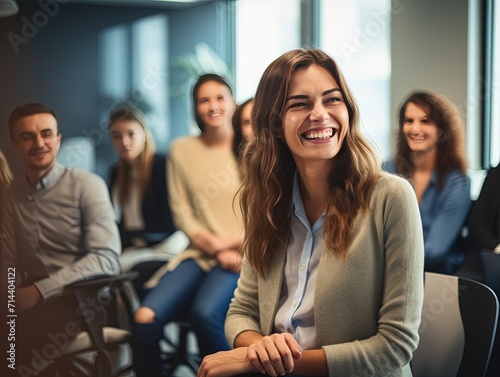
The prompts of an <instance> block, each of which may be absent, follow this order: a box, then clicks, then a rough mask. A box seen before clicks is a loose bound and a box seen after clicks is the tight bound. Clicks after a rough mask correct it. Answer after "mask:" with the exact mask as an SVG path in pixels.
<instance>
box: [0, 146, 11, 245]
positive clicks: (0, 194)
mask: <svg viewBox="0 0 500 377" xmlns="http://www.w3.org/2000/svg"><path fill="white" fill-rule="evenodd" d="M11 181H12V172H11V171H10V168H9V164H8V163H7V159H6V158H5V156H4V155H3V153H2V151H1V150H0V229H3V227H1V225H2V214H3V203H4V200H5V193H6V191H7V187H9V184H10V182H11ZM2 239H3V235H2V232H1V231H0V243H2Z"/></svg>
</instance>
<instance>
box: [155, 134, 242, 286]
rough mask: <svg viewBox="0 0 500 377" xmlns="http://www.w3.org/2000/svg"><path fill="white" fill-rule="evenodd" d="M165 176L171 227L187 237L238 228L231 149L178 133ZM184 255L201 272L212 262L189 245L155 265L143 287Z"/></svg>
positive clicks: (237, 173) (237, 176)
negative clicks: (155, 268) (164, 261)
mask: <svg viewBox="0 0 500 377" xmlns="http://www.w3.org/2000/svg"><path fill="white" fill-rule="evenodd" d="M167 180H168V190H169V192H168V194H169V202H170V208H171V210H172V215H173V220H174V223H175V226H176V227H177V229H179V230H182V231H184V233H186V234H187V236H188V237H189V238H191V237H192V235H193V234H195V233H196V232H199V231H201V230H204V231H208V232H211V233H214V234H216V235H218V236H228V235H234V234H238V233H240V232H243V220H242V214H241V210H240V206H239V200H238V196H237V191H238V189H239V187H240V185H241V178H240V171H239V168H238V164H237V162H236V159H235V157H234V155H233V153H232V151H231V150H219V149H214V148H209V147H208V146H207V145H206V144H205V143H204V142H203V141H202V140H201V139H200V138H199V137H193V136H189V137H182V138H179V139H177V140H175V141H173V142H172V145H171V147H170V152H169V156H168V159H167ZM185 259H194V260H195V261H196V262H197V263H198V264H199V265H200V267H201V268H203V269H204V270H205V271H209V270H210V269H211V268H212V267H213V266H215V265H216V264H217V260H216V259H215V258H213V257H209V256H207V255H205V254H203V253H202V252H201V251H200V250H198V249H197V248H196V247H195V246H194V245H192V244H191V245H190V246H188V248H187V249H186V250H185V251H184V252H182V253H181V254H179V255H177V256H175V257H173V258H172V259H171V260H170V261H169V263H168V265H165V266H163V267H162V268H160V269H159V270H158V271H157V272H156V273H155V274H154V276H153V277H152V278H151V279H150V280H149V281H148V282H147V283H146V287H151V286H154V285H155V284H156V282H157V279H158V278H159V277H161V276H162V275H163V274H164V273H165V272H166V271H168V270H172V269H174V268H175V267H176V266H178V265H179V263H180V262H182V261H183V260H185Z"/></svg>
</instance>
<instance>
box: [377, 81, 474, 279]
mask: <svg viewBox="0 0 500 377" xmlns="http://www.w3.org/2000/svg"><path fill="white" fill-rule="evenodd" d="M392 165H393V163H392V162H390V163H388V164H387V169H388V170H393V171H394V172H395V173H398V174H400V175H402V176H403V177H405V178H407V179H408V180H409V181H410V182H411V183H412V185H413V187H414V190H415V193H416V196H417V200H418V202H419V209H420V216H421V218H422V226H423V231H424V246H425V263H426V265H425V269H426V270H427V271H432V272H445V273H452V272H454V270H455V269H456V268H457V267H458V266H459V265H460V264H461V262H462V257H461V256H460V255H459V254H458V253H457V251H456V250H455V248H456V240H457V237H458V236H459V235H460V231H461V229H462V227H463V226H464V224H465V220H466V217H467V214H468V213H469V209H470V206H471V200H470V179H469V177H468V176H467V159H466V155H465V130H464V126H463V123H462V119H461V118H460V115H459V113H458V110H457V108H456V107H455V105H453V103H452V102H451V101H450V100H449V99H448V98H446V97H444V96H442V95H439V94H436V93H431V92H425V91H417V92H413V93H411V94H410V95H408V97H406V98H405V100H404V101H403V104H402V105H401V107H400V110H399V132H398V136H397V153H396V158H395V161H394V166H392Z"/></svg>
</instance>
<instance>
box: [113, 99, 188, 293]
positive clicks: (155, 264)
mask: <svg viewBox="0 0 500 377" xmlns="http://www.w3.org/2000/svg"><path fill="white" fill-rule="evenodd" d="M108 131H109V134H110V136H111V141H112V142H113V146H114V147H115V149H116V152H117V153H118V155H119V157H120V160H119V161H118V162H117V163H116V164H114V165H113V166H112V167H111V169H110V175H111V177H110V178H111V179H110V181H111V184H110V186H111V188H110V191H111V197H112V203H113V208H114V210H115V213H116V215H117V219H118V226H119V229H120V236H121V240H122V246H123V248H124V250H123V253H122V255H121V257H120V263H121V266H122V269H123V270H124V271H127V270H131V269H132V270H134V271H137V272H138V273H139V277H138V278H137V279H136V280H134V285H135V288H136V290H137V293H138V295H139V297H142V295H143V294H144V288H143V283H144V282H145V281H146V280H147V279H149V278H150V277H151V275H152V274H153V272H154V271H156V270H157V269H158V268H159V267H161V266H162V265H163V264H164V263H165V262H166V261H167V260H168V259H169V258H170V257H171V256H172V255H176V254H178V253H179V252H181V251H182V250H184V249H185V248H186V247H187V245H188V239H187V237H186V235H185V234H184V233H183V232H182V231H176V229H175V226H174V223H173V220H172V215H171V211H170V206H169V203H168V195H167V174H166V156H165V155H163V154H158V153H155V145H154V141H153V138H152V136H151V132H150V130H149V128H148V126H147V124H146V121H145V119H144V115H143V113H142V112H141V111H140V110H138V109H137V108H134V107H118V108H116V109H114V110H113V111H112V112H111V114H110V117H109V121H108Z"/></svg>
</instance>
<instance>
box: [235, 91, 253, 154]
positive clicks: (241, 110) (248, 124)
mask: <svg viewBox="0 0 500 377" xmlns="http://www.w3.org/2000/svg"><path fill="white" fill-rule="evenodd" d="M252 109H253V98H249V99H247V100H246V101H245V102H243V103H242V104H241V105H239V106H238V107H237V108H236V110H235V111H234V115H233V129H234V140H233V153H234V155H235V156H236V158H237V159H238V160H239V159H240V155H241V152H242V151H243V148H244V147H245V145H246V143H247V141H248V139H249V138H250V137H252V134H253V132H252V121H251V115H252Z"/></svg>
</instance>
